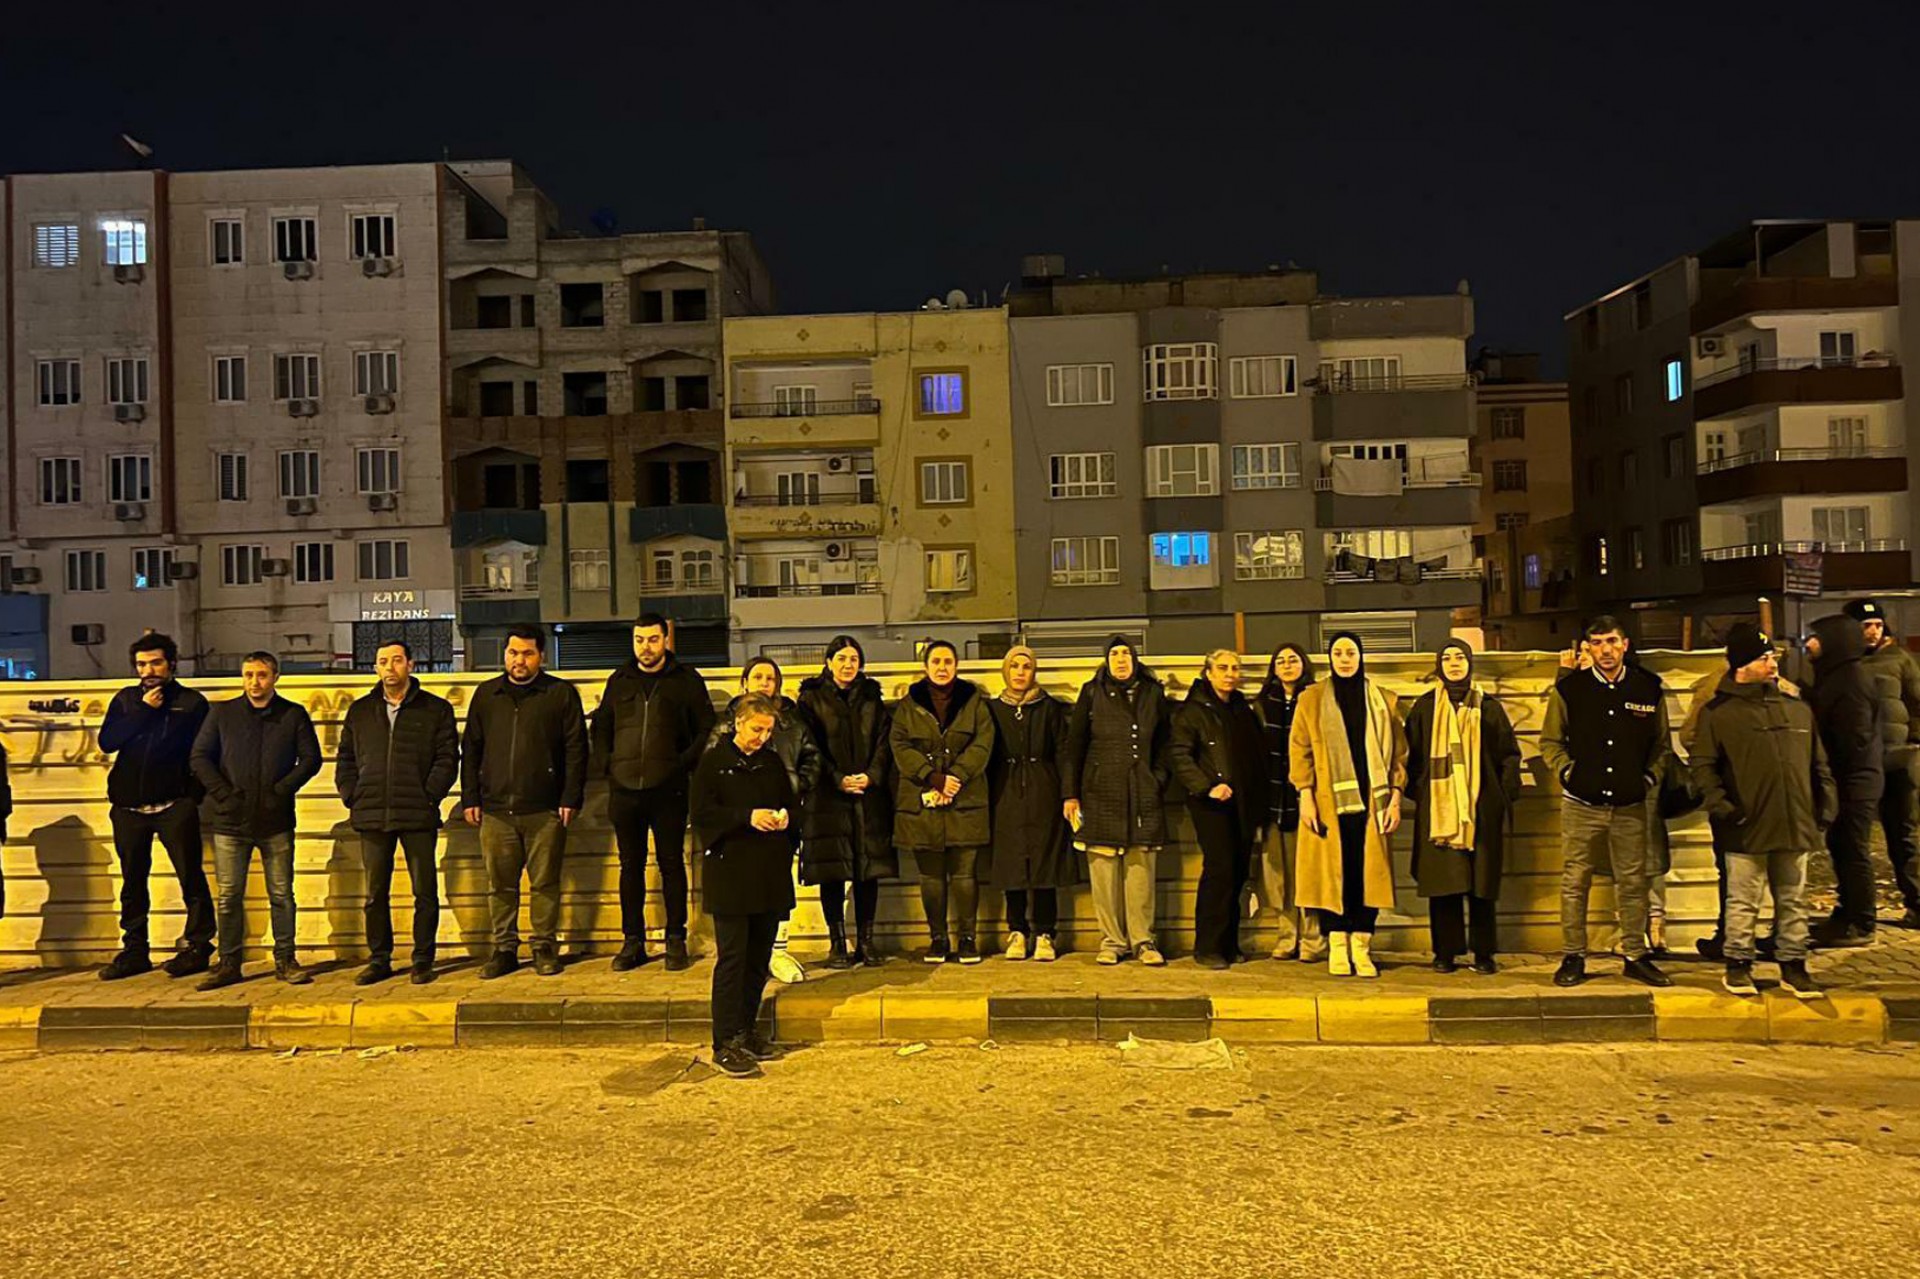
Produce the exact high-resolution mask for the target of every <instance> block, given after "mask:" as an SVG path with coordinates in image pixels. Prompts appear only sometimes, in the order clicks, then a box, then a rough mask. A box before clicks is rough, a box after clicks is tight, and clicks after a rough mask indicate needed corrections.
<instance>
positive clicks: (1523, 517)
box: [1493, 511, 1527, 533]
mask: <svg viewBox="0 0 1920 1279" xmlns="http://www.w3.org/2000/svg"><path fill="white" fill-rule="evenodd" d="M1526 526H1527V513H1526V512H1525V511H1501V512H1500V513H1499V514H1497V515H1495V516H1494V517H1493V527H1494V528H1495V530H1497V531H1498V532H1501V533H1505V532H1507V531H1508V530H1509V529H1516V528H1525V527H1526Z"/></svg>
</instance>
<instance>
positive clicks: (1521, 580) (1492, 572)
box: [1473, 351, 1578, 648]
mask: <svg viewBox="0 0 1920 1279" xmlns="http://www.w3.org/2000/svg"><path fill="white" fill-rule="evenodd" d="M1473 375H1474V383H1475V397H1476V400H1477V404H1476V411H1477V413H1478V415H1479V422H1478V426H1477V429H1476V431H1475V433H1474V440H1473V459H1474V463H1473V469H1474V472H1475V473H1476V474H1478V475H1479V476H1480V481H1481V489H1480V523H1479V524H1478V525H1476V526H1475V528H1474V543H1475V546H1476V548H1477V549H1478V551H1479V553H1480V557H1481V563H1482V567H1483V568H1484V569H1485V572H1486V577H1485V579H1484V586H1485V590H1486V602H1485V606H1484V608H1483V610H1482V618H1481V628H1482V630H1483V632H1484V633H1485V636H1486V641H1487V643H1488V645H1489V646H1491V647H1495V648H1559V647H1564V645H1565V643H1566V640H1567V635H1568V634H1569V631H1568V629H1567V628H1568V627H1570V626H1572V625H1573V624H1574V623H1573V620H1572V615H1573V614H1575V613H1577V612H1578V607H1577V599H1576V596H1575V593H1574V591H1573V590H1572V587H1571V580H1572V579H1571V570H1572V565H1573V563H1574V562H1575V558H1576V557H1575V556H1574V555H1573V553H1572V547H1573V537H1572V528H1571V517H1572V515H1573V436H1572V420H1571V417H1570V415H1569V413H1568V409H1567V384H1566V383H1565V382H1556V381H1550V380H1547V379H1544V378H1542V377H1541V376H1540V357H1539V356H1538V355H1535V354H1532V353H1516V352H1501V351H1482V352H1481V353H1480V354H1479V355H1478V356H1476V357H1475V358H1474V361H1473Z"/></svg>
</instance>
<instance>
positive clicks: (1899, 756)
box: [1844, 599, 1920, 928]
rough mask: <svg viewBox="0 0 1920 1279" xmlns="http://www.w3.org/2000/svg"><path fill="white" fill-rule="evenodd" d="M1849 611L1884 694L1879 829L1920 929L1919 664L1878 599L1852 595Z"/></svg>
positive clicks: (1877, 689)
mask: <svg viewBox="0 0 1920 1279" xmlns="http://www.w3.org/2000/svg"><path fill="white" fill-rule="evenodd" d="M1844 611H1845V612H1846V615H1847V616H1848V617H1851V618H1853V619H1854V620H1855V621H1857V622H1859V623H1860V629H1861V630H1862V631H1863V632H1865V634H1866V638H1867V655H1866V657H1864V658H1862V659H1861V662H1860V664H1861V666H1862V667H1864V668H1865V670H1866V672H1867V674H1868V676H1869V677H1871V678H1872V680H1873V691H1874V695H1875V696H1876V697H1878V698H1879V699H1880V715H1881V723H1880V735H1881V741H1882V742H1884V743H1885V745H1886V753H1885V756H1884V760H1883V762H1884V764H1885V766H1886V774H1887V788H1886V791H1885V793H1883V794H1882V795H1881V797H1880V828H1881V829H1882V830H1883V831H1885V832H1886V836H1887V860H1888V861H1890V862H1892V863H1893V879H1894V882H1895V883H1896V884H1898V885H1899V886H1900V897H1901V900H1902V901H1903V902H1904V903H1905V904H1906V908H1907V909H1906V915H1905V917H1904V918H1903V919H1902V920H1901V921H1900V922H1901V923H1902V924H1903V925H1904V926H1905V927H1908V928H1920V791H1916V788H1915V767H1916V765H1920V663H1916V662H1915V661H1914V659H1913V654H1912V653H1909V652H1908V651H1907V650H1906V649H1905V648H1903V647H1901V645H1900V641H1899V640H1897V639H1895V638H1894V636H1893V632H1892V631H1891V630H1890V629H1889V628H1888V626H1887V614H1886V610H1884V609H1882V608H1881V607H1880V602H1879V601H1878V600H1870V599H1869V600H1848V601H1847V606H1846V609H1845V610H1844Z"/></svg>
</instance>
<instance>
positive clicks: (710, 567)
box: [680, 295, 719, 590]
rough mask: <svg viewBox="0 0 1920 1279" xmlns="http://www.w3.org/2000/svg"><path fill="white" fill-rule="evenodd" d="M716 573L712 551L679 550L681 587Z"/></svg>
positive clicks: (700, 583) (701, 583)
mask: <svg viewBox="0 0 1920 1279" xmlns="http://www.w3.org/2000/svg"><path fill="white" fill-rule="evenodd" d="M703 296H704V295H703ZM717 574H718V570H717V568H716V566H715V564H714V558H713V552H712V551H682V552H680V585H681V586H682V587H683V588H685V589H688V590H692V589H697V588H700V587H712V586H714V585H717V584H718V581H719V578H718V576H717Z"/></svg>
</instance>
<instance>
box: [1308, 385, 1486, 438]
mask: <svg viewBox="0 0 1920 1279" xmlns="http://www.w3.org/2000/svg"><path fill="white" fill-rule="evenodd" d="M1315 381H1316V383H1317V388H1318V392H1319V393H1318V394H1316V395H1315V396H1314V397H1313V438H1314V439H1316V440H1378V439H1398V440H1407V439H1414V440H1426V439H1449V438H1458V439H1466V438H1468V437H1470V436H1471V435H1472V434H1473V378H1472V377H1471V375H1469V374H1465V373H1441V374H1431V375H1421V376H1410V377H1384V378H1363V379H1343V380H1323V379H1316V380H1315Z"/></svg>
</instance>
